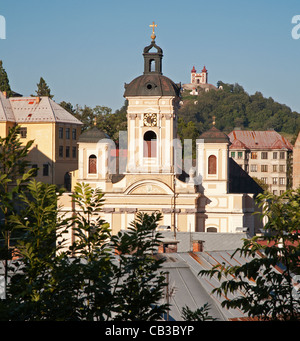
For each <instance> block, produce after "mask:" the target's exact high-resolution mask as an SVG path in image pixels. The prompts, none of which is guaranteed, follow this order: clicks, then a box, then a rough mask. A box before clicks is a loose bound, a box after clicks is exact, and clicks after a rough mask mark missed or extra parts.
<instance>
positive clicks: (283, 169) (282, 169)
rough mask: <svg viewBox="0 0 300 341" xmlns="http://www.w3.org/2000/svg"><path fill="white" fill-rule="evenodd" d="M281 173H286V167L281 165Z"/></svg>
mask: <svg viewBox="0 0 300 341" xmlns="http://www.w3.org/2000/svg"><path fill="white" fill-rule="evenodd" d="M279 172H281V173H284V172H285V165H279Z"/></svg>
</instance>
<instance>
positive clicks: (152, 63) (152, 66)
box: [150, 59, 155, 72]
mask: <svg viewBox="0 0 300 341" xmlns="http://www.w3.org/2000/svg"><path fill="white" fill-rule="evenodd" d="M150 72H155V60H154V59H151V60H150Z"/></svg>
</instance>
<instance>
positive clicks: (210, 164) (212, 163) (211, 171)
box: [208, 155, 217, 174]
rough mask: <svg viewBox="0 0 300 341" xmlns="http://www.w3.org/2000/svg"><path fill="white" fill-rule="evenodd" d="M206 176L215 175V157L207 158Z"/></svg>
mask: <svg viewBox="0 0 300 341" xmlns="http://www.w3.org/2000/svg"><path fill="white" fill-rule="evenodd" d="M208 174H217V157H216V156H215V155H210V156H209V158H208Z"/></svg>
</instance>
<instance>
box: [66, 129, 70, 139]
mask: <svg viewBox="0 0 300 341" xmlns="http://www.w3.org/2000/svg"><path fill="white" fill-rule="evenodd" d="M66 139H68V140H69V139H70V128H66Z"/></svg>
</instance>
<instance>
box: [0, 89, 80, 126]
mask: <svg viewBox="0 0 300 341" xmlns="http://www.w3.org/2000/svg"><path fill="white" fill-rule="evenodd" d="M0 121H11V122H16V123H37V122H55V123H69V124H80V125H81V124H82V123H81V122H80V121H79V120H78V119H77V118H76V117H75V116H73V115H72V114H70V113H69V112H68V111H67V110H65V109H64V108H62V107H61V106H60V105H59V104H57V103H56V102H54V101H53V100H52V99H50V98H49V97H46V96H42V97H10V98H9V99H6V98H5V96H4V95H3V94H2V93H1V92H0Z"/></svg>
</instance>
